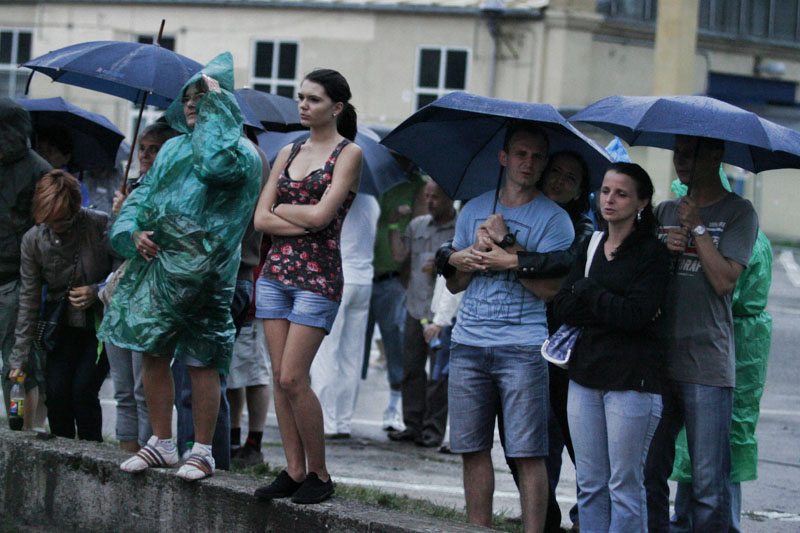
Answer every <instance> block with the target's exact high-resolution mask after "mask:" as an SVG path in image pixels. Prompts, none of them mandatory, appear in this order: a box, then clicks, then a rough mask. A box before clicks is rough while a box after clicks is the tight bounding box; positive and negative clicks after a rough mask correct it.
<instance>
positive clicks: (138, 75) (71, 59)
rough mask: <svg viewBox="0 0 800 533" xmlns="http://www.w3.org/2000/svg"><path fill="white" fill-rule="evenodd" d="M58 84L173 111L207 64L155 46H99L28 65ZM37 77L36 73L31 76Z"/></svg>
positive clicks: (113, 43) (65, 50) (54, 53)
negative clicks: (188, 83) (144, 101)
mask: <svg viewBox="0 0 800 533" xmlns="http://www.w3.org/2000/svg"><path fill="white" fill-rule="evenodd" d="M22 66H23V67H27V68H29V69H32V70H34V71H37V72H41V73H43V74H46V75H48V76H50V77H51V78H53V81H58V82H60V83H66V84H68V85H75V86H77V87H83V88H86V89H91V90H93V91H98V92H102V93H106V94H112V95H114V96H119V97H121V98H125V99H126V100H130V101H131V102H134V103H141V101H142V98H143V96H144V95H145V94H147V103H148V104H150V105H154V106H157V107H162V108H165V107H168V106H169V104H170V102H172V101H173V100H174V99H175V98H176V97H177V96H178V92H179V91H180V90H181V88H182V87H183V85H184V83H186V80H188V79H189V78H190V77H191V76H192V74H194V73H195V72H197V71H198V70H200V69H201V68H203V65H201V64H200V63H198V62H197V61H194V60H192V59H189V58H188V57H184V56H182V55H180V54H177V53H175V52H172V51H171V50H168V49H166V48H162V47H160V46H158V45H154V44H142V43H129V42H123V41H93V42H88V43H80V44H74V45H72V46H67V47H65V48H60V49H58V50H55V51H52V52H49V53H47V54H44V55H42V56H39V57H37V58H34V59H31V60H30V61H28V62H27V63H23V64H22ZM31 75H32V74H31Z"/></svg>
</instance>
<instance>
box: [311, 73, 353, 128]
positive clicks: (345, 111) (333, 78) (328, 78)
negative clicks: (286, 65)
mask: <svg viewBox="0 0 800 533" xmlns="http://www.w3.org/2000/svg"><path fill="white" fill-rule="evenodd" d="M305 79H307V80H308V81H313V82H314V83H319V84H320V85H322V87H323V88H324V89H325V93H326V94H327V95H328V97H329V98H330V99H331V100H333V101H334V102H341V103H342V104H344V107H343V108H342V111H341V113H339V114H338V115H337V116H336V130H337V131H338V132H339V135H341V136H342V137H345V138H346V139H350V140H351V141H355V139H356V133H358V126H357V116H356V108H355V107H353V104H351V103H350V98H351V97H352V96H353V95H352V94H351V93H350V85H349V84H348V83H347V80H346V79H344V76H342V75H341V74H340V73H339V72H337V71H335V70H332V69H329V68H319V69H316V70H313V71H311V72H309V73H308V74H307V75H306V77H305Z"/></svg>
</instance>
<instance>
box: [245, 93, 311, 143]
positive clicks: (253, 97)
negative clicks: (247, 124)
mask: <svg viewBox="0 0 800 533" xmlns="http://www.w3.org/2000/svg"><path fill="white" fill-rule="evenodd" d="M236 97H237V99H239V100H240V101H244V102H245V103H246V105H247V106H248V107H249V108H250V109H251V110H252V111H253V116H254V117H255V118H257V119H258V120H259V121H260V122H261V124H262V125H263V126H264V128H266V130H267V131H282V132H286V131H297V130H302V129H303V126H302V125H301V124H300V113H299V112H298V111H297V102H295V101H294V100H292V99H291V98H286V97H285V96H280V95H278V94H272V93H267V92H264V91H256V90H254V89H236Z"/></svg>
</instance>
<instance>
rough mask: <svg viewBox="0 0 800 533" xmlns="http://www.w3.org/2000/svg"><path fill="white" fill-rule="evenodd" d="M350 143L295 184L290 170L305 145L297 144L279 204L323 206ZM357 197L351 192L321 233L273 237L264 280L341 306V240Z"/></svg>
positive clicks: (284, 173) (284, 175)
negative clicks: (321, 203)
mask: <svg viewBox="0 0 800 533" xmlns="http://www.w3.org/2000/svg"><path fill="white" fill-rule="evenodd" d="M349 143H350V141H349V140H347V139H344V140H343V141H342V142H340V143H339V144H338V145H337V146H336V148H335V149H334V150H333V152H332V153H331V155H330V157H329V158H328V160H327V161H326V162H325V166H323V167H322V168H320V169H317V170H315V171H313V172H311V173H310V174H309V175H308V176H306V177H305V178H303V179H302V180H293V179H292V178H290V177H289V172H288V169H289V166H290V165H291V164H292V161H294V158H295V157H296V156H297V154H298V153H299V152H300V147H301V146H302V144H303V143H296V144H295V145H294V146H293V147H292V152H291V153H290V155H289V159H288V160H287V161H286V165H285V166H284V167H283V171H282V172H281V175H280V176H279V177H278V202H277V203H279V204H298V205H315V204H317V203H319V201H320V199H321V198H322V195H323V194H324V193H325V189H327V188H328V186H329V185H330V184H331V180H332V178H333V167H334V165H336V159H337V158H338V157H339V154H340V153H341V152H342V150H343V149H344V147H345V146H347V145H348V144H349ZM355 197H356V195H355V193H354V192H352V191H350V192H348V194H347V197H346V198H345V201H344V202H343V203H342V205H341V206H340V207H339V209H338V210H337V211H336V215H335V216H334V217H333V220H331V222H330V224H328V225H327V226H326V227H325V228H323V229H321V230H320V231H315V232H313V233H308V234H305V235H298V236H291V237H290V236H283V235H273V236H272V247H271V248H270V251H269V255H268V256H267V261H266V262H265V263H264V268H263V270H262V271H261V277H263V278H268V279H272V280H274V281H277V282H279V283H283V284H284V285H289V286H291V287H295V288H297V289H301V290H304V291H310V292H314V293H316V294H319V295H320V296H324V297H325V298H328V299H329V300H333V301H335V302H340V301H341V299H342V287H343V285H344V278H343V276H342V256H341V253H340V248H339V237H340V235H341V233H342V222H343V221H344V217H345V215H347V212H348V211H349V210H350V206H351V205H352V203H353V199H355Z"/></svg>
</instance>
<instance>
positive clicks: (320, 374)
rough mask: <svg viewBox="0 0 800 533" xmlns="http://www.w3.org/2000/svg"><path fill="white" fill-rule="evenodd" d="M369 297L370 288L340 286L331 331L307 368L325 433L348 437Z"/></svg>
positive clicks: (358, 377)
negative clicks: (340, 290) (317, 399)
mask: <svg viewBox="0 0 800 533" xmlns="http://www.w3.org/2000/svg"><path fill="white" fill-rule="evenodd" d="M371 293H372V286H371V285H352V284H348V283H345V284H344V291H343V293H342V303H341V305H340V306H339V311H338V313H337V314H336V320H334V322H333V328H331V332H330V333H329V334H328V335H327V336H326V337H325V340H323V341H322V344H321V345H320V347H319V350H318V351H317V355H316V357H315V358H314V362H313V363H312V364H311V388H312V389H313V390H314V392H315V393H316V395H317V397H318V398H319V403H320V404H321V405H322V414H323V419H324V424H325V433H350V422H351V420H352V418H353V411H355V407H356V399H357V398H358V382H359V379H360V378H361V361H362V357H363V355H364V339H365V336H366V329H367V317H368V315H369V299H370V295H371Z"/></svg>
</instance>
